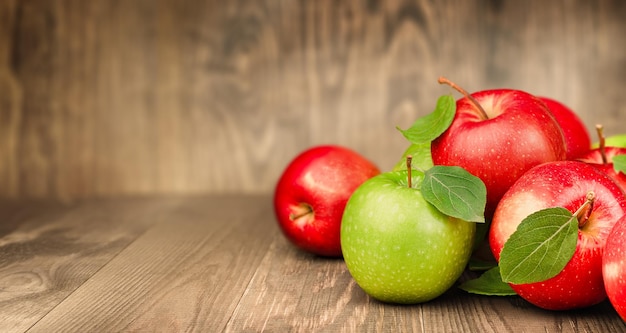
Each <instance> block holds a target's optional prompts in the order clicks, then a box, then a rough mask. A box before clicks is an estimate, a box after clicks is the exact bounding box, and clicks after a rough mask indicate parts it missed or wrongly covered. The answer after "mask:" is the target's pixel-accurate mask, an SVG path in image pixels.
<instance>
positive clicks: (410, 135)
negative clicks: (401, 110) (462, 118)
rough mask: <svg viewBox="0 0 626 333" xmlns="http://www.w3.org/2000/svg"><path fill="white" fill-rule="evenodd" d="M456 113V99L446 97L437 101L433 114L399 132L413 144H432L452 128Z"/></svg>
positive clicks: (449, 96)
mask: <svg viewBox="0 0 626 333" xmlns="http://www.w3.org/2000/svg"><path fill="white" fill-rule="evenodd" d="M455 112H456V102H455V101H454V98H453V97H452V95H444V96H441V97H439V99H438V100H437V107H436V108H435V110H434V111H433V112H431V113H429V114H427V115H425V116H423V117H420V118H418V119H417V120H416V121H415V122H414V123H413V125H412V126H411V127H409V128H408V129H406V130H402V129H400V128H398V130H399V131H400V132H401V133H402V135H404V137H405V138H407V140H409V141H410V142H411V143H415V144H423V143H430V142H431V141H433V140H435V139H436V138H437V137H438V136H440V135H441V133H443V132H445V130H446V129H448V127H450V124H451V123H452V120H453V119H454V113H455Z"/></svg>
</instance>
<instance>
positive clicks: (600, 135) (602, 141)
mask: <svg viewBox="0 0 626 333" xmlns="http://www.w3.org/2000/svg"><path fill="white" fill-rule="evenodd" d="M596 132H597V133H598V139H599V140H600V142H599V144H598V149H600V156H602V164H607V163H608V159H607V158H606V150H605V149H604V148H605V146H606V139H605V137H604V127H603V126H602V124H597V125H596Z"/></svg>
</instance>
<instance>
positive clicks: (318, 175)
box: [274, 145, 380, 257]
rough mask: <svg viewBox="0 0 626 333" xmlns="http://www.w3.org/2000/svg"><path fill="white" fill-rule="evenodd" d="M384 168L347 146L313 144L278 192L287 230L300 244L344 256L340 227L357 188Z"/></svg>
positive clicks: (276, 201)
mask: <svg viewBox="0 0 626 333" xmlns="http://www.w3.org/2000/svg"><path fill="white" fill-rule="evenodd" d="M379 173H380V170H379V169H378V167H377V166H376V165H375V164H374V163H372V162H371V161H369V160H368V159H366V158H365V157H364V156H363V155H361V154H359V153H357V152H355V151H354V150H351V149H349V148H346V147H341V146H336V145H324V146H315V147H311V148H309V149H307V150H305V151H303V152H302V153H301V154H299V155H298V156H296V157H295V158H294V159H293V160H292V161H291V162H290V163H289V164H288V165H287V168H286V169H285V170H284V172H283V174H282V175H281V177H280V179H279V180H278V183H277V184H276V189H275V192H274V211H275V213H276V219H277V220H278V223H279V226H280V228H281V230H282V231H283V233H284V235H285V236H286V237H287V239H289V240H290V241H291V242H292V243H293V244H294V245H296V246H297V247H299V248H301V249H303V250H305V251H308V252H311V253H314V254H317V255H321V256H328V257H340V256H341V244H340V238H339V232H340V230H341V218H342V215H343V210H344V208H345V206H346V203H347V201H348V199H349V198H350V196H351V195H352V192H354V190H356V188H357V187H359V185H361V184H362V183H363V182H365V181H366V180H368V179H369V178H371V177H374V176H375V175H378V174H379Z"/></svg>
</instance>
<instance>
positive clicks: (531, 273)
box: [499, 207, 578, 284]
mask: <svg viewBox="0 0 626 333" xmlns="http://www.w3.org/2000/svg"><path fill="white" fill-rule="evenodd" d="M577 242H578V219H577V218H576V217H575V216H574V215H573V214H572V213H571V212H570V211H568V210H567V209H565V208H561V207H556V208H547V209H543V210H540V211H538V212H535V213H533V214H530V215H529V216H528V217H526V218H525V219H524V220H523V221H522V222H521V223H520V225H519V226H518V227H517V230H515V232H514V233H513V234H511V237H509V239H508V240H507V241H506V243H505V244H504V247H503V248H502V252H500V263H499V265H500V270H501V273H502V279H503V281H505V282H509V283H513V284H525V283H534V282H540V281H545V280H547V279H549V278H552V277H554V276H555V275H557V274H559V273H560V272H561V271H562V270H563V267H565V265H567V263H568V262H569V261H570V259H572V256H573V255H574V252H575V251H576V243H577Z"/></svg>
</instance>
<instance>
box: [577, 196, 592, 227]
mask: <svg viewBox="0 0 626 333" xmlns="http://www.w3.org/2000/svg"><path fill="white" fill-rule="evenodd" d="M595 199H596V194H595V193H593V191H589V192H587V195H586V196H585V203H583V204H582V205H581V206H580V207H579V208H578V209H577V210H576V212H574V216H576V219H577V220H578V228H579V229H580V228H582V227H584V226H585V224H586V223H587V221H588V220H589V216H590V215H591V212H592V211H593V203H594V201H595Z"/></svg>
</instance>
